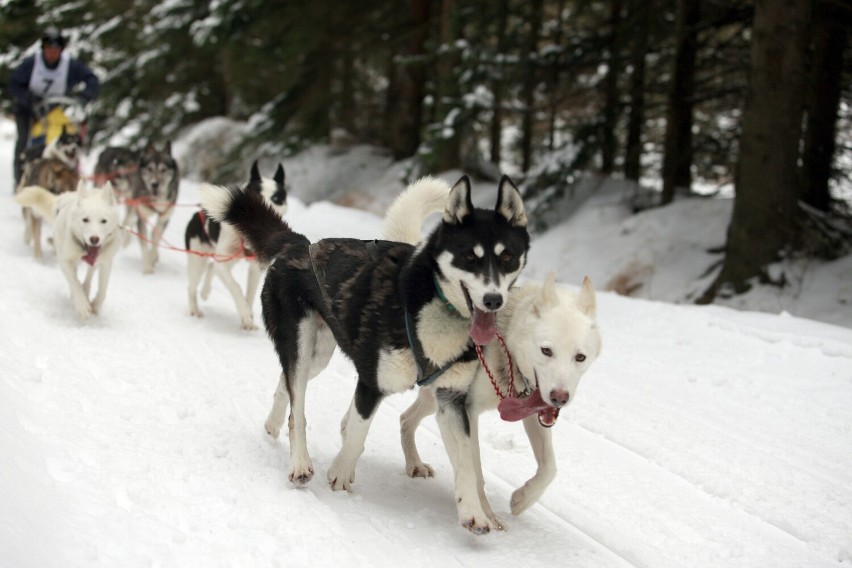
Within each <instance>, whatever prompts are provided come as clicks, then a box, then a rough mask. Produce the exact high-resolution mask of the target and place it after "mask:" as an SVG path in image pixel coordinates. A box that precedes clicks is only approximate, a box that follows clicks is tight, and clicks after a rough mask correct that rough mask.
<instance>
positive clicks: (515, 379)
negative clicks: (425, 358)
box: [385, 184, 601, 534]
mask: <svg viewBox="0 0 852 568" xmlns="http://www.w3.org/2000/svg"><path fill="white" fill-rule="evenodd" d="M446 199H447V196H446V192H445V191H444V190H443V189H441V187H440V185H436V184H420V185H414V186H411V187H410V189H409V190H407V191H406V192H405V193H403V194H402V195H401V196H400V197H399V198H398V199H397V201H396V202H395V203H394V205H393V206H391V208H390V209H389V210H388V213H387V216H386V218H385V237H386V238H389V239H392V240H398V241H402V242H409V243H411V244H415V243H416V242H417V241H418V240H419V239H420V230H421V229H420V227H421V224H422V222H423V221H424V220H425V219H426V217H427V216H428V215H429V214H431V213H432V212H435V211H438V210H440V209H441V208H442V207H443V206H444V204H446ZM595 312H596V298H595V290H594V287H593V286H592V283H591V281H590V280H589V279H588V278H585V279H584V280H583V285H582V287H581V288H580V290H579V292H578V293H576V294H575V293H572V292H569V291H567V290H564V289H561V288H559V287H557V286H556V284H555V282H554V277H553V274H552V273H551V274H550V275H549V276H548V278H547V280H546V281H545V282H544V283H543V284H542V283H529V284H525V285H523V286H521V287H517V288H514V289H513V290H512V292H511V294H510V295H509V299H508V302H507V304H506V306H505V307H504V308H503V309H502V310H501V311H500V312H498V313H497V328H498V329H499V330H500V332H501V334H502V336H500V337H502V338H503V340H504V341H505V348H504V347H503V346H502V345H501V342H498V341H496V340H495V341H492V342H491V343H489V344H488V345H487V346H486V347H485V349H484V350H483V353H482V357H483V359H484V361H485V365H486V366H487V369H486V368H485V367H483V366H480V367H479V369H478V371H477V373H476V377H475V378H474V380H473V383H472V384H471V385H470V387H469V388H468V390H467V392H466V396H465V397H464V398H465V400H464V404H465V408H466V411H467V417H468V421H469V424H470V435H469V437H467V438H456V439H449V438H447V437H445V438H444V444H445V445H446V449H447V453H448V455H449V457H450V462H451V464H452V466H453V471H454V472H455V479H456V502H457V508H458V513H459V520H460V522H461V524H462V525H463V526H465V527H466V528H467V529H469V530H471V531H472V532H475V533H477V534H481V533H486V532H488V531H490V530H491V529H492V528H496V529H503V528H504V525H503V523H502V522H501V521H500V520H499V519H498V518H497V516H496V515H495V514H494V512H493V511H492V509H491V506H490V504H489V503H488V500H487V498H486V497H485V491H484V480H483V475H482V465H481V462H480V453H479V432H478V417H479V414H481V413H482V412H484V411H485V410H490V409H494V408H498V407H499V409H500V414H501V416H502V418H503V419H504V420H510V421H516V420H523V423H524V428H525V430H526V433H527V436H528V438H529V440H530V445H531V446H532V450H533V454H534V455H535V459H536V462H537V464H538V470H537V471H536V474H535V475H534V476H533V477H532V478H531V479H530V480H529V481H527V482H526V483H525V484H524V485H523V487H521V488H519V489H517V490H516V491H515V492H514V493H513V494H512V498H511V510H512V514H514V515H519V514H520V513H522V512H523V511H525V510H526V509H528V508H529V507H530V506H531V505H533V504H534V503H535V502H536V501H537V500H538V499H539V497H541V495H542V494H543V493H544V491H545V490H546V489H547V487H548V485H550V483H551V482H552V481H553V479H554V477H555V476H556V458H555V455H554V453H553V443H552V437H551V430H550V427H551V426H553V424H554V423H555V421H556V418H557V416H558V414H559V410H560V409H561V408H563V407H565V406H567V405H568V404H569V403H570V402H571V401H573V400H574V398H575V396H576V392H577V386H578V384H579V382H580V378H581V377H582V376H583V374H584V373H585V372H586V370H588V368H589V366H591V364H592V363H593V362H594V361H595V359H596V358H597V356H598V354H599V353H600V349H601V338H600V334H599V331H598V327H597V324H596V322H595ZM500 337H498V339H499V338H500ZM509 357H511V365H510V364H509V361H510V359H509ZM489 373H490V374H491V376H492V377H493V379H494V381H493V383H492V380H491V379H490V378H489ZM510 383H513V385H512V384H510ZM498 390H499V392H498ZM513 391H514V392H513ZM435 394H436V393H435V391H434V389H432V388H421V389H420V391H419V394H418V398H417V400H416V401H415V402H414V404H412V405H411V407H410V408H409V409H408V410H406V411H405V412H404V413H403V415H402V416H401V418H400V426H401V436H402V448H403V453H404V454H405V464H406V472H407V473H408V475H410V476H412V477H431V476H432V475H433V470H432V468H431V467H430V466H429V465H428V464H425V463H423V461H422V459H421V458H420V455H419V453H418V452H417V447H416V444H415V431H416V429H417V427H418V425H419V424H420V422H421V421H422V420H423V419H424V418H425V417H426V416H429V415H430V414H433V413H434V412H435V409H436V401H435ZM438 396H441V393H440V392H438Z"/></svg>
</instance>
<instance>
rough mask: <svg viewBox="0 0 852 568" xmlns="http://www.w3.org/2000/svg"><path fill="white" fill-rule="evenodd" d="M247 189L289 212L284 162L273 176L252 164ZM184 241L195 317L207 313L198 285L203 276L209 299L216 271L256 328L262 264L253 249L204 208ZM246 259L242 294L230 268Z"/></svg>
mask: <svg viewBox="0 0 852 568" xmlns="http://www.w3.org/2000/svg"><path fill="white" fill-rule="evenodd" d="M244 191H254V192H256V193H258V194H260V195H261V196H263V198H264V199H265V200H266V201H268V202H269V204H270V205H271V206H272V208H273V209H275V211H276V212H277V213H278V214H279V215H280V216H282V217H283V216H284V214H285V213H287V188H286V186H285V183H284V166H282V165H281V164H278V169H277V170H276V171H275V176H274V177H273V178H272V179H269V178H265V179H264V178H261V177H260V171H259V170H258V168H257V162H256V161H255V162H254V164H252V166H251V173H250V174H249V181H248V183H247V184H246V186H245V188H244ZM184 243H185V244H186V249H187V250H188V251H189V254H188V255H187V275H188V277H189V313H190V314H191V315H193V316H195V317H199V318H200V317H203V316H204V314H203V313H202V312H201V309H200V308H199V307H198V285H199V284H200V283H201V279H202V277H204V285H203V286H202V288H201V297H202V298H203V299H205V300H206V299H207V297H208V295H209V294H210V284H211V280H212V278H213V274H214V273H215V274H216V275H218V276H219V278H220V279H221V280H222V282H223V283H224V284H225V287H226V288H227V289H228V292H230V293H231V297H232V298H233V299H234V304H235V305H236V307H237V312H238V313H239V315H240V323H241V325H242V328H243V329H246V330H252V329H257V326H256V325H255V324H254V315H253V308H252V306H253V305H254V298H255V294H256V292H257V286H258V284H259V283H260V274H261V270H260V266H259V265H258V263H257V260H255V259H254V257H253V255H252V252H251V251H250V250H247V249H246V247H245V243H244V242H243V240H242V239H241V238H240V235H239V234H238V233H237V231H236V230H234V228H233V227H231V226H230V225H229V224H227V223H220V222H218V221H216V220H215V219H212V218H210V216H208V215H205V214H204V210H203V209H202V210H200V211H198V213H197V214H196V215H193V216H192V217H191V218H190V220H189V223H188V224H187V226H186V233H185V234H184ZM243 259H245V260H246V262H247V263H248V281H247V282H246V291H245V294H243V292H242V290H240V285H239V284H237V281H236V280H234V277H233V275H232V274H231V269H232V268H233V266H234V264H236V263H237V262H239V261H240V260H243Z"/></svg>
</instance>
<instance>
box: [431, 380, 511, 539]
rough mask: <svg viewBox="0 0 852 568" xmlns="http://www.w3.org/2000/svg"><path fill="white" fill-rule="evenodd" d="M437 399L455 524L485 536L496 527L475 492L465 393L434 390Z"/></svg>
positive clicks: (475, 481) (437, 417)
mask: <svg viewBox="0 0 852 568" xmlns="http://www.w3.org/2000/svg"><path fill="white" fill-rule="evenodd" d="M437 398H438V414H437V415H436V419H437V421H438V427H439V428H440V429H441V437H442V438H443V439H444V446H445V447H446V449H447V455H448V456H449V458H450V463H451V464H452V466H453V471H454V472H455V483H456V490H455V496H456V508H457V510H458V515H459V522H460V523H461V525H462V526H463V527H464V528H466V529H467V530H469V531H470V532H472V533H474V534H487V533H488V532H490V531H491V529H493V528H496V527H495V526H494V524H493V523H492V521H491V519H490V518H489V516H488V514H487V513H486V512H485V511H484V510H483V508H482V502H481V500H480V497H479V491H478V489H477V475H476V471H475V469H476V467H475V460H474V457H473V448H472V445H471V433H472V431H471V428H470V421H469V418H468V414H467V409H466V407H465V406H466V396H465V393H461V392H459V391H454V390H451V389H438V392H437Z"/></svg>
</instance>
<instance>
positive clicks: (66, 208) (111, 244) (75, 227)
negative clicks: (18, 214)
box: [15, 181, 121, 319]
mask: <svg viewBox="0 0 852 568" xmlns="http://www.w3.org/2000/svg"><path fill="white" fill-rule="evenodd" d="M15 200H16V201H17V202H18V203H19V204H20V205H22V206H24V207H32V208H33V209H34V210H35V211H36V212H37V213H38V214H39V215H41V216H42V217H44V218H45V219H47V220H48V221H49V222H50V223H51V224H52V225H53V244H54V246H55V247H56V254H57V257H58V260H59V267H60V268H61V269H62V274H64V275H65V278H66V280H68V286H69V288H70V289H71V300H72V302H73V303H74V309H75V310H76V311H77V315H79V316H80V318H82V319H87V318H89V317H90V316H91V315H92V314H96V313H98V312H99V311H100V309H101V306H103V303H104V299H105V298H106V292H107V285H108V284H109V276H110V271H111V269H112V261H113V259H114V258H115V254H116V253H117V252H118V250H119V249H120V248H121V239H120V238H119V233H120V226H119V214H118V206H117V204H116V202H115V198H114V197H113V190H112V187H111V186H110V184H109V183H107V184H106V185H105V186H104V187H103V188H95V189H88V188H87V187H86V185H85V183H83V182H82V181H81V182H80V183H79V184H78V185H77V191H72V192H68V193H63V194H62V195H59V196H56V195H54V194H53V193H51V192H50V191H48V190H47V189H45V188H43V187H40V186H28V187H25V188H23V189H22V190H21V191H20V192H18V194H17V195H16V196H15ZM80 262H85V263H86V264H87V265H88V266H87V267H86V276H85V279H84V280H83V282H82V283H81V282H80V280H79V279H78V277H77V266H78V265H79V264H80ZM95 268H97V269H98V293H97V295H96V296H95V298H94V299H93V300H92V301H91V302H90V301H89V290H90V288H91V283H92V276H93V275H94V272H95Z"/></svg>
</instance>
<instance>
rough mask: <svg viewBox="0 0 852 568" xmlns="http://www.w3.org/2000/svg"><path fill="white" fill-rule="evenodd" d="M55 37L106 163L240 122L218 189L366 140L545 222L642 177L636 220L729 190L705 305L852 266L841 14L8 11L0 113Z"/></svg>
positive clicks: (685, 5)
mask: <svg viewBox="0 0 852 568" xmlns="http://www.w3.org/2000/svg"><path fill="white" fill-rule="evenodd" d="M49 24H54V25H58V26H59V27H60V28H61V29H63V30H64V33H65V34H66V35H68V36H69V38H70V40H71V41H70V44H71V45H70V49H71V50H72V52H73V53H74V54H75V55H76V56H78V57H80V58H81V59H82V60H83V61H85V62H87V63H88V64H89V65H90V66H91V67H92V68H93V69H94V70H95V71H96V72H97V73H98V75H99V76H100V77H101V78H102V93H101V96H100V97H99V99H98V100H97V101H96V102H95V103H94V104H93V105H92V107H91V112H92V114H91V116H90V120H89V134H90V138H89V143H90V144H91V145H93V146H97V145H99V144H100V145H104V144H106V143H107V142H108V141H110V140H113V139H115V137H116V136H117V135H121V138H122V139H123V140H127V141H128V143H130V144H131V145H134V146H137V147H141V146H142V145H143V144H145V143H147V142H149V141H155V142H157V141H162V140H169V139H174V138H175V137H176V136H178V134H179V133H180V132H181V131H183V130H184V129H185V128H187V127H189V126H192V125H194V124H197V123H199V122H201V121H203V120H205V119H207V118H210V117H229V118H231V119H234V120H240V121H247V122H248V123H249V124H250V125H251V128H250V129H249V132H250V135H247V136H241V137H240V138H239V139H238V140H227V141H226V140H210V141H209V142H210V145H211V146H212V147H216V148H218V150H219V151H220V159H219V160H217V161H216V163H215V165H214V166H213V167H211V168H210V169H209V171H206V172H205V177H206V179H207V181H218V182H230V181H234V180H236V179H241V178H242V176H243V173H244V172H245V170H246V164H247V163H248V162H250V161H251V160H253V159H255V158H258V157H259V158H261V159H263V158H268V159H270V160H273V159H280V158H281V157H282V156H287V155H292V154H293V153H296V152H298V151H300V150H302V149H304V148H306V147H308V146H310V145H312V144H316V143H331V144H332V145H336V146H345V145H351V144H355V143H367V144H372V145H375V146H376V147H378V148H382V149H384V151H386V152H388V153H389V155H390V156H392V157H393V158H394V159H395V160H407V163H408V164H409V167H408V168H407V170H406V174H405V177H406V178H407V180H410V179H413V178H415V177H417V176H419V175H422V174H424V173H432V172H440V171H446V170H451V169H461V170H463V171H465V172H467V173H470V174H472V175H475V176H476V177H478V178H481V179H492V178H497V177H498V176H499V175H500V173H509V174H511V175H512V176H513V179H515V181H516V182H517V183H518V185H519V186H520V187H521V189H522V191H523V192H524V195H525V199H527V202H528V203H529V204H530V208H531V209H532V215H531V217H532V218H533V219H547V215H546V213H547V211H548V210H549V209H551V208H552V206H553V204H554V203H555V202H556V201H558V200H560V199H564V198H565V196H566V195H568V196H570V195H571V194H572V192H573V191H575V190H576V188H577V186H578V184H579V183H580V180H581V179H584V178H586V179H587V178H588V176H589V175H603V176H613V177H623V178H624V179H626V180H629V181H632V182H633V183H634V185H633V187H634V188H635V189H634V190H633V191H632V195H631V196H630V199H631V201H632V203H633V208H634V210H635V211H640V210H642V209H645V208H648V207H657V206H662V205H667V204H670V203H671V202H672V201H673V200H675V199H678V198H679V197H680V196H683V195H694V194H695V193H701V194H706V195H708V196H710V197H713V196H717V195H727V196H731V195H732V196H733V198H734V200H735V202H734V207H733V213H732V217H731V221H730V225H729V228H728V233H727V242H726V244H725V247H724V249H725V250H724V251H723V252H724V254H723V255H722V258H723V260H721V261H720V262H719V263H718V265H716V266H713V267H711V268H710V269H711V270H715V271H716V273H717V276H716V277H715V279H714V280H713V284H712V285H710V286H709V287H708V289H707V290H706V292H705V293H704V294H702V295H701V297H700V298H699V299H698V301H699V302H711V301H713V299H714V298H715V297H716V296H717V295H719V294H722V295H731V294H736V293H741V292H744V291H746V290H748V288H749V286H750V285H751V284H753V283H754V282H756V281H759V282H761V283H763V284H766V283H770V284H777V285H779V286H784V285H785V280H786V276H785V274H784V273H783V271H778V270H777V269H772V266H773V263H775V262H776V261H778V260H779V259H784V258H792V257H796V256H805V257H812V258H824V259H833V258H838V257H840V256H843V255H847V254H849V253H850V249H852V222H850V213H849V211H850V199H852V197H850V196H852V182H850V179H852V152H850V150H852V64H850V62H852V47H850V45H849V43H850V42H849V41H848V37H849V32H850V29H852V3H850V2H848V1H846V0H758V1H746V0H609V1H594V0H525V1H523V2H522V1H519V0H405V1H393V2H388V1H379V0H362V1H360V2H332V1H329V0H313V1H311V2H297V1H280V2H263V1H260V0H216V1H200V0H135V1H132V2H127V1H124V0H98V1H94V0H76V1H59V0H0V42H2V45H3V46H4V53H3V54H2V55H0V110H2V111H7V112H10V111H11V106H10V101H9V97H8V94H7V93H6V92H5V89H6V82H7V79H8V74H9V73H10V72H11V69H12V68H14V65H16V64H17V62H19V61H20V59H21V58H22V57H23V55H24V54H25V53H28V52H31V51H32V50H34V49H36V48H37V45H38V39H39V37H40V34H41V31H42V30H43V29H44V28H45V27H46V26H47V25H49ZM10 159H11V158H10ZM401 181H405V180H401ZM539 228H541V227H539Z"/></svg>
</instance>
